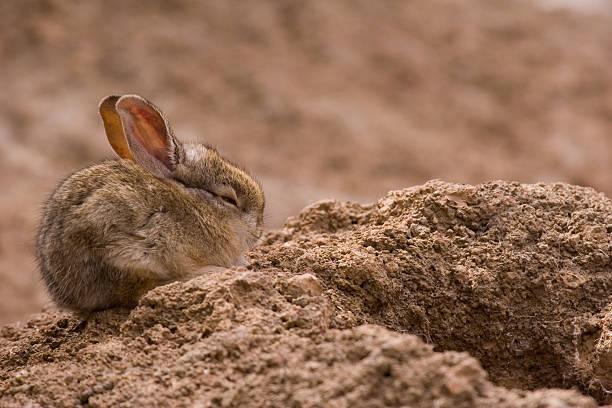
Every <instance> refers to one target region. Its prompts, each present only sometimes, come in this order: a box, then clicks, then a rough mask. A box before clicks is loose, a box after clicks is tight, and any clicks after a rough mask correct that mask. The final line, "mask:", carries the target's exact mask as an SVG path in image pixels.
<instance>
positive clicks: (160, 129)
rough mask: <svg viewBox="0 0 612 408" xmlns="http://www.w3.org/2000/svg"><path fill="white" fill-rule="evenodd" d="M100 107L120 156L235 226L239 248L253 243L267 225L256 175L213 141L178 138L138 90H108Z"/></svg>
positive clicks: (218, 219) (210, 215)
mask: <svg viewBox="0 0 612 408" xmlns="http://www.w3.org/2000/svg"><path fill="white" fill-rule="evenodd" d="M99 109H100V114H101V116H102V118H103V121H104V127H105V130H106V134H107V137H108V140H109V142H110V144H111V146H112V147H113V149H114V151H115V152H116V153H117V154H118V155H119V156H120V157H121V158H124V159H130V160H133V161H134V162H136V163H137V164H139V165H140V166H142V168H144V169H145V170H146V171H147V172H149V173H150V174H152V175H153V176H155V177H157V178H159V179H162V180H164V181H166V182H167V183H168V184H169V185H171V186H173V188H175V189H177V190H179V191H180V192H181V193H182V194H184V196H185V205H187V206H192V207H194V208H200V209H201V211H202V216H203V217H204V218H206V219H211V218H212V220H213V221H212V222H211V224H216V226H217V227H219V226H222V227H219V228H220V230H219V232H220V233H221V234H222V235H223V236H227V235H228V233H229V232H228V231H223V229H227V228H229V229H231V230H232V231H231V233H229V234H230V235H233V239H232V241H234V242H231V244H232V246H233V247H235V250H236V253H238V252H239V253H240V254H242V253H243V252H244V251H246V250H247V249H249V248H250V247H252V246H253V245H254V244H255V242H256V241H257V240H258V239H259V237H260V236H261V234H262V231H263V209H264V194H263V191H262V189H261V186H260V185H259V183H258V182H257V181H255V180H254V179H253V177H251V176H250V175H249V174H248V173H247V172H246V171H244V170H243V169H241V168H240V167H238V166H236V165H234V164H232V163H231V162H229V161H228V160H226V159H225V158H223V157H221V156H220V155H219V154H218V152H217V151H216V150H215V149H214V148H212V147H210V146H207V145H202V144H196V143H194V144H190V143H181V142H180V141H178V140H177V139H176V138H175V136H174V135H173V133H172V131H171V129H170V127H169V126H168V123H167V121H166V119H165V118H164V116H163V115H162V113H161V112H160V110H159V109H157V108H156V107H155V106H154V105H153V104H152V103H150V102H148V101H147V100H145V99H144V98H142V97H140V96H137V95H124V96H114V95H113V96H108V97H106V98H105V99H103V100H102V102H101V103H100V107H99ZM235 241H238V242H235ZM202 244H204V243H202Z"/></svg>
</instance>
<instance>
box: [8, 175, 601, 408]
mask: <svg viewBox="0 0 612 408" xmlns="http://www.w3.org/2000/svg"><path fill="white" fill-rule="evenodd" d="M611 232H612V201H610V200H609V199H608V198H606V197H605V196H604V195H603V194H600V193H596V192H595V191H594V190H592V189H588V188H582V187H576V186H570V185H567V184H540V185H521V184H518V183H504V182H495V183H489V184H483V185H479V186H469V185H457V184H448V183H443V182H430V183H427V184H425V185H423V186H419V187H414V188H410V189H405V190H402V191H395V192H391V193H389V194H387V195H386V196H385V197H383V198H382V199H381V200H379V201H378V203H376V204H375V205H367V206H363V205H359V204H352V203H341V202H337V201H323V202H320V203H317V204H314V205H313V206H311V207H309V208H307V209H305V210H304V211H303V212H302V213H300V214H299V215H298V216H296V217H293V218H290V219H289V220H288V221H287V223H286V224H285V225H284V226H283V228H281V229H280V230H278V231H273V232H270V233H268V234H267V236H266V237H265V240H264V242H263V243H262V244H261V245H259V246H258V247H257V248H256V249H255V250H254V251H252V252H251V254H250V263H249V265H248V266H247V267H246V268H242V269H237V270H221V271H218V272H215V273H211V274H209V275H207V276H202V277H199V278H196V279H193V280H191V281H189V282H184V283H178V282H177V283H173V284H170V285H167V286H163V287H159V288H157V289H154V290H153V291H151V292H150V293H148V294H147V295H145V297H144V298H143V299H142V300H141V302H140V304H139V306H138V307H136V308H135V309H133V310H131V311H130V310H119V309H114V310H108V311H103V312H97V313H93V314H92V315H90V316H89V318H88V319H87V320H82V319H80V318H78V317H76V316H74V315H72V314H70V313H60V312H53V311H49V312H47V313H42V314H39V315H37V316H36V317H35V318H34V319H33V320H31V321H30V322H28V323H27V324H25V325H20V324H14V325H8V326H5V327H4V328H3V329H2V331H1V333H0V334H1V337H0V350H1V351H0V367H1V368H0V395H1V396H2V397H1V398H2V399H1V400H0V403H2V406H26V405H28V404H30V405H29V406H38V405H37V404H40V405H42V406H74V405H78V404H80V405H82V406H91V407H96V406H170V405H172V406H202V407H204V406H213V407H214V406H221V407H238V406H269V407H323V406H334V407H352V406H363V407H380V406H398V407H399V406H410V407H431V406H436V407H534V408H535V407H540V408H543V407H549V408H553V407H554V408H558V407H595V406H596V403H595V402H594V401H593V400H589V399H588V398H586V397H584V396H580V394H579V393H577V392H575V391H567V390H550V389H549V390H546V389H542V390H539V391H537V392H527V391H518V390H514V391H513V390H509V389H507V388H502V387H501V386H500V385H503V386H505V387H512V388H518V389H534V388H548V387H562V388H570V387H571V388H576V389H578V390H581V391H583V392H584V393H587V394H590V395H591V396H593V397H595V398H596V399H597V400H599V402H601V403H612V398H610V394H609V393H608V392H607V391H606V390H609V389H611V388H612V341H611V339H612V286H611V285H610V282H612V268H611V264H612V260H611V256H612V242H611V238H610V236H611V235H610V234H611ZM363 324H366V325H365V326H364V325H363ZM372 324H376V325H372ZM381 326H385V327H386V328H383V327H381ZM407 333H410V334H407ZM415 335H416V336H415ZM417 336H418V337H417ZM419 337H420V339H419ZM423 340H425V341H426V343H429V344H426V343H424V342H423ZM451 350H453V351H451ZM461 351H462V352H461ZM465 352H469V353H470V355H471V356H474V357H476V358H477V359H478V360H479V361H480V362H481V363H482V365H483V367H484V368H485V369H486V370H487V371H488V373H489V376H490V380H488V379H487V375H486V373H485V371H484V370H483V369H482V368H481V367H480V364H479V362H478V361H477V360H476V359H474V358H473V357H471V356H470V355H468V354H467V353H465ZM493 383H495V384H498V386H495V385H493Z"/></svg>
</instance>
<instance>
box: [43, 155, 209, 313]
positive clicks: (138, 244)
mask: <svg viewBox="0 0 612 408" xmlns="http://www.w3.org/2000/svg"><path fill="white" fill-rule="evenodd" d="M189 208H190V206H189V205H187V206H186V205H185V197H182V196H181V194H180V192H179V191H177V190H176V189H174V188H172V186H171V185H169V184H168V183H166V182H164V181H162V180H159V179H157V178H156V177H154V176H152V175H150V174H149V173H148V172H146V171H145V170H143V169H142V168H141V167H140V166H138V165H137V164H135V163H134V162H133V161H131V160H125V159H120V160H112V161H106V162H103V163H101V164H98V165H95V166H92V167H89V168H86V169H83V170H81V171H79V172H76V173H74V174H73V175H71V176H70V177H68V178H67V179H66V180H64V181H63V182H62V183H61V184H60V186H59V187H58V188H57V189H56V190H55V192H54V193H53V194H52V195H51V197H50V198H49V200H48V202H47V203H46V205H45V209H44V211H43V217H42V221H41V227H40V231H39V235H38V245H37V247H38V250H37V252H38V253H37V255H38V259H39V263H40V268H41V274H42V278H43V280H44V281H45V283H46V285H47V287H48V288H49V292H50V294H51V296H52V297H53V298H54V299H55V300H56V302H57V303H58V304H59V305H61V306H64V307H71V306H73V305H79V308H80V309H90V310H95V309H102V308H107V307H111V306H116V305H132V304H133V303H134V302H135V300H136V299H138V297H139V296H140V295H142V293H144V292H146V291H147V290H149V289H151V288H152V287H155V286H157V285H159V284H162V283H164V282H167V281H171V280H175V279H179V278H181V277H182V276H180V275H181V274H184V271H185V266H184V265H178V263H180V260H176V259H174V258H176V254H175V253H174V252H176V251H175V249H176V247H177V242H178V241H180V240H181V239H185V238H186V237H185V236H183V237H181V236H179V235H183V234H182V233H181V231H184V232H185V233H184V235H187V231H186V230H188V229H189V228H187V227H183V226H188V225H190V224H191V225H193V223H194V222H196V223H198V222H202V221H201V220H197V218H200V217H198V214H195V213H194V212H193V211H191V214H190V211H189ZM177 220H178V223H180V225H177ZM196 239H197V238H196ZM173 264H174V265H173Z"/></svg>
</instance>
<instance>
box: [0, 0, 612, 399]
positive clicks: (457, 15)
mask: <svg viewBox="0 0 612 408" xmlns="http://www.w3.org/2000/svg"><path fill="white" fill-rule="evenodd" d="M610 18H611V17H610V16H605V15H596V14H581V13H573V12H569V11H563V10H561V11H551V10H548V9H541V8H538V7H537V5H536V3H534V2H530V1H522V0H512V1H505V2H491V1H489V0H474V1H473V2H471V3H470V6H469V7H466V6H465V5H463V4H462V3H461V2H457V1H455V0H434V1H426V2H406V1H393V0H385V1H379V2H372V1H368V0H346V1H345V0H338V1H333V2H329V1H325V0H314V1H308V2H297V1H292V0H274V1H272V0H262V1H241V2H228V1H225V0H219V1H206V2H198V1H195V0H171V1H166V0H164V1H161V0H154V1H149V2H138V3H136V2H126V1H123V0H109V1H106V2H71V1H69V0H24V1H19V2H9V1H5V2H0V61H2V63H0V89H1V90H2V92H0V185H1V187H2V193H1V194H0V281H1V282H2V285H0V324H4V323H8V322H14V321H17V320H23V321H24V322H26V321H28V320H29V318H28V316H30V314H31V313H34V312H38V311H40V310H41V308H42V307H43V305H44V304H45V303H46V302H48V299H47V297H46V295H45V294H44V291H43V290H42V288H41V286H40V284H39V282H38V277H37V276H38V275H37V271H36V266H35V264H34V261H33V252H34V251H33V237H34V235H35V229H36V223H37V220H38V214H39V210H40V203H41V202H42V201H43V200H44V198H45V196H46V195H47V194H48V193H49V192H50V191H51V189H52V188H53V187H54V185H55V184H56V182H57V180H59V179H61V178H62V177H64V176H65V175H67V174H69V172H71V171H74V170H75V169H77V168H79V167H82V166H86V165H88V164H90V163H92V162H94V161H96V160H100V159H102V158H103V157H108V156H110V155H111V150H110V149H109V147H108V146H107V143H106V140H105V138H104V134H103V128H102V125H101V123H100V121H99V119H98V117H97V113H96V106H97V103H98V101H99V100H100V99H101V98H102V97H103V96H105V95H107V94H110V93H129V92H134V93H139V94H142V95H143V96H146V97H148V98H149V99H151V100H153V101H154V102H155V103H156V104H158V105H159V106H160V107H161V108H162V109H163V110H164V112H166V114H167V116H168V117H169V119H170V120H171V122H172V124H173V125H174V128H175V130H176V134H177V136H178V137H179V138H181V139H183V140H198V141H202V142H208V143H212V144H215V145H216V146H217V147H218V148H219V150H220V151H221V152H222V153H224V154H226V155H227V156H229V157H230V158H232V159H233V160H234V161H238V162H240V163H242V164H244V165H245V167H247V168H249V169H250V170H252V172H253V173H255V174H256V175H257V176H258V177H259V178H260V179H261V181H262V182H263V186H264V190H265V191H266V196H267V202H268V203H269V206H268V209H267V217H268V218H267V225H268V231H270V230H273V229H276V228H279V227H281V225H283V221H284V220H285V218H286V217H287V216H288V215H292V214H297V213H298V212H299V211H300V210H301V209H302V208H303V207H304V206H306V205H307V204H309V203H313V202H315V201H317V200H320V199H322V198H326V197H332V198H334V199H336V200H337V201H334V200H331V201H330V200H328V201H323V202H318V203H317V204H315V205H314V206H311V207H309V208H307V209H305V210H304V211H303V212H302V213H301V214H300V215H299V216H296V217H295V218H291V219H289V220H288V221H287V222H286V223H285V224H284V226H283V227H282V228H280V229H277V230H276V231H271V232H269V233H268V235H267V236H266V239H265V241H264V242H263V243H262V244H261V245H260V246H258V247H257V248H255V249H254V251H253V252H252V253H251V262H250V264H249V265H248V267H247V268H243V269H238V270H235V271H225V272H218V273H215V274H212V275H210V276H207V277H202V278H198V279H195V280H193V281H190V282H187V283H181V284H178V283H176V284H172V285H169V286H166V287H162V288H158V289H156V290H154V291H152V292H151V293H149V294H148V295H147V296H146V297H145V298H144V299H143V300H142V302H141V304H140V305H139V306H138V307H137V308H136V309H134V310H132V311H128V310H109V311H106V312H100V313H96V314H94V315H92V316H91V317H90V319H89V320H87V321H82V320H80V319H79V318H77V317H75V316H72V315H70V314H67V313H61V312H57V311H54V309H53V308H52V307H51V306H46V307H45V310H46V312H44V313H42V314H38V315H36V316H35V317H34V318H33V319H32V320H30V321H29V322H27V323H20V322H16V323H12V324H11V325H7V326H4V327H2V328H1V329H0V406H5V405H6V406H27V405H28V404H30V403H31V404H33V406H36V404H39V405H42V406H49V405H51V406H54V405H57V406H62V405H63V406H74V405H75V404H81V405H89V406H113V405H117V406H121V405H123V406H133V405H141V406H155V405H159V406H162V405H172V404H185V405H189V406H207V404H209V403H210V404H211V406H244V405H252V406H266V404H267V406H293V407H301V406H302V407H315V406H338V407H343V406H347V407H348V406H355V405H360V406H372V407H374V406H383V405H388V406H401V405H404V406H415V407H418V406H423V407H425V406H427V407H429V406H439V407H445V406H448V407H451V406H453V407H454V406H458V407H462V406H466V407H487V406H491V407H497V406H500V407H503V406H508V407H551V408H552V407H589V406H593V404H594V403H593V400H588V399H585V398H586V397H584V396H581V395H580V394H579V393H578V392H576V391H559V390H548V389H545V390H540V391H521V390H532V389H534V388H551V387H561V388H575V390H577V391H579V392H581V393H583V394H587V395H590V396H592V397H594V398H595V399H596V400H597V401H598V402H599V403H609V404H612V400H611V399H610V395H612V394H610V391H612V374H611V372H612V368H611V367H612V300H611V296H612V295H611V291H612V287H611V285H612V284H611V283H610V282H611V281H612V280H611V279H610V278H611V276H610V275H611V273H612V272H611V270H612V268H611V267H610V257H611V256H612V253H611V243H610V239H611V238H610V237H611V233H612V212H611V211H610V201H609V199H607V198H606V197H605V196H604V195H602V194H597V193H595V192H594V191H593V190H590V189H583V188H580V187H574V186H568V185H566V184H545V185H519V184H512V183H503V182H497V183H490V184H484V185H480V186H476V187H472V186H466V185H462V186H460V185H454V184H446V183H442V182H431V183H427V184H424V185H422V186H419V187H414V188H412V189H408V190H403V191H401V192H395V193H389V194H388V195H386V196H385V197H384V198H383V199H381V200H380V201H379V202H378V204H373V205H369V204H343V203H342V202H343V201H344V200H347V199H350V200H352V201H354V202H361V203H367V202H373V201H375V200H376V199H378V198H379V197H380V196H382V195H384V194H385V193H386V192H387V191H389V190H393V189H400V188H404V187H406V186H410V185H418V184H422V183H424V182H426V181H427V180H429V179H436V178H442V179H445V180H448V181H453V182H463V183H472V184H477V183H481V182H484V181H487V180H494V179H505V180H518V181H521V182H528V183H535V182H539V181H543V182H552V181H564V182H567V183H571V184H579V185H585V186H591V187H594V188H595V190H597V191H601V192H603V193H604V194H608V195H609V194H610V193H612V160H611V159H610V158H611V157H612V138H611V137H610V135H611V134H612V70H610V69H609V67H610V66H612V24H611V22H610ZM321 291H322V293H320V292H321ZM363 325H365V326H363ZM415 336H418V338H420V340H419V339H418V338H417V337H415ZM466 352H467V353H469V355H471V356H472V357H470V356H468V355H467V354H465V353H466ZM479 364H481V365H482V367H483V368H484V370H486V372H487V373H488V374H485V371H483V369H481V368H480V366H479ZM501 387H507V388H501ZM510 388H516V389H519V390H511V389H510Z"/></svg>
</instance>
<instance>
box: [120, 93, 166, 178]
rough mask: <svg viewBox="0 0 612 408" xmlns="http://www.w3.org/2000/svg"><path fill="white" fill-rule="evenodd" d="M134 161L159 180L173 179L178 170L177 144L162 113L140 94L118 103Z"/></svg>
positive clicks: (125, 98) (128, 96)
mask: <svg viewBox="0 0 612 408" xmlns="http://www.w3.org/2000/svg"><path fill="white" fill-rule="evenodd" d="M115 108H116V110H117V113H118V114H119V117H120V118H121V123H122V125H123V132H124V133H125V139H126V140H127V143H128V146H129V147H130V151H131V152H132V155H133V156H134V160H135V161H136V162H137V163H138V164H140V165H141V166H142V167H144V168H145V170H147V171H148V172H149V173H151V174H153V175H154V176H157V177H162V178H167V177H170V176H171V174H172V171H174V169H175V167H176V154H175V152H176V141H175V140H174V137H173V136H172V134H171V133H170V129H169V128H168V125H167V124H166V120H165V119H164V117H163V115H162V114H161V112H160V111H159V110H158V109H157V108H156V107H155V106H153V104H152V103H150V102H149V101H147V100H145V99H143V98H141V97H140V96H138V95H124V96H122V97H121V98H119V100H117V103H116V104H115Z"/></svg>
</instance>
